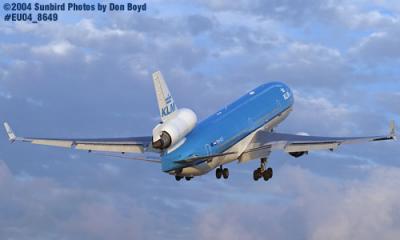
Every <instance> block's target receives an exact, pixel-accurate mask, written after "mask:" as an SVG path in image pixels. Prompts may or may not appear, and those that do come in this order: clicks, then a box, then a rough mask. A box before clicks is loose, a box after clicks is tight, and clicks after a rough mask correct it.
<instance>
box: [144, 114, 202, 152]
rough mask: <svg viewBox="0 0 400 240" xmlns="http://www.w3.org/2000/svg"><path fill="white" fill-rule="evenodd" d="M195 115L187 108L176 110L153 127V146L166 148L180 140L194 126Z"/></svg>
mask: <svg viewBox="0 0 400 240" xmlns="http://www.w3.org/2000/svg"><path fill="white" fill-rule="evenodd" d="M196 123H197V116H196V114H195V113H194V112H193V111H192V110H190V109H188V108H181V109H179V110H177V111H176V112H175V113H174V115H173V116H171V118H169V119H168V120H167V121H165V122H163V123H160V124H158V125H157V126H156V127H155V128H154V129H153V143H152V146H153V148H156V149H167V148H169V147H171V146H174V145H175V144H176V143H178V142H180V141H181V140H182V139H184V138H185V136H186V135H187V134H188V133H190V132H191V131H192V129H193V128H194V127H195V126H196Z"/></svg>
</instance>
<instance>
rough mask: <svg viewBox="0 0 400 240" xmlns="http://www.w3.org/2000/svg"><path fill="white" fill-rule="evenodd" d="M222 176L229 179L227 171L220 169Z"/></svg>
mask: <svg viewBox="0 0 400 240" xmlns="http://www.w3.org/2000/svg"><path fill="white" fill-rule="evenodd" d="M222 176H223V177H224V178H225V179H227V178H228V177H229V169H227V168H224V169H222Z"/></svg>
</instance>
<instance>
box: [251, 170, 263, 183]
mask: <svg viewBox="0 0 400 240" xmlns="http://www.w3.org/2000/svg"><path fill="white" fill-rule="evenodd" d="M260 178H261V169H260V168H257V169H256V170H254V172H253V179H254V181H258V179H260Z"/></svg>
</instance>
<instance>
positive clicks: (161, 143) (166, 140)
mask: <svg viewBox="0 0 400 240" xmlns="http://www.w3.org/2000/svg"><path fill="white" fill-rule="evenodd" d="M171 143H172V139H171V136H170V135H169V134H168V133H167V132H165V131H163V132H162V133H161V135H160V139H158V140H157V141H155V142H153V144H152V145H153V148H156V149H165V148H169V147H170V146H171Z"/></svg>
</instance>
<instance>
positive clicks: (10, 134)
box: [4, 122, 17, 143]
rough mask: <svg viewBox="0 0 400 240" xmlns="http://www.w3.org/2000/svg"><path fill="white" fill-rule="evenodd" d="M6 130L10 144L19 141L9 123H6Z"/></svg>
mask: <svg viewBox="0 0 400 240" xmlns="http://www.w3.org/2000/svg"><path fill="white" fill-rule="evenodd" d="M4 128H5V129H6V132H7V135H8V140H10V142H11V143H13V142H14V141H15V140H16V139H17V137H16V136H15V134H14V132H13V130H12V129H11V127H10V125H8V123H7V122H5V123H4Z"/></svg>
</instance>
